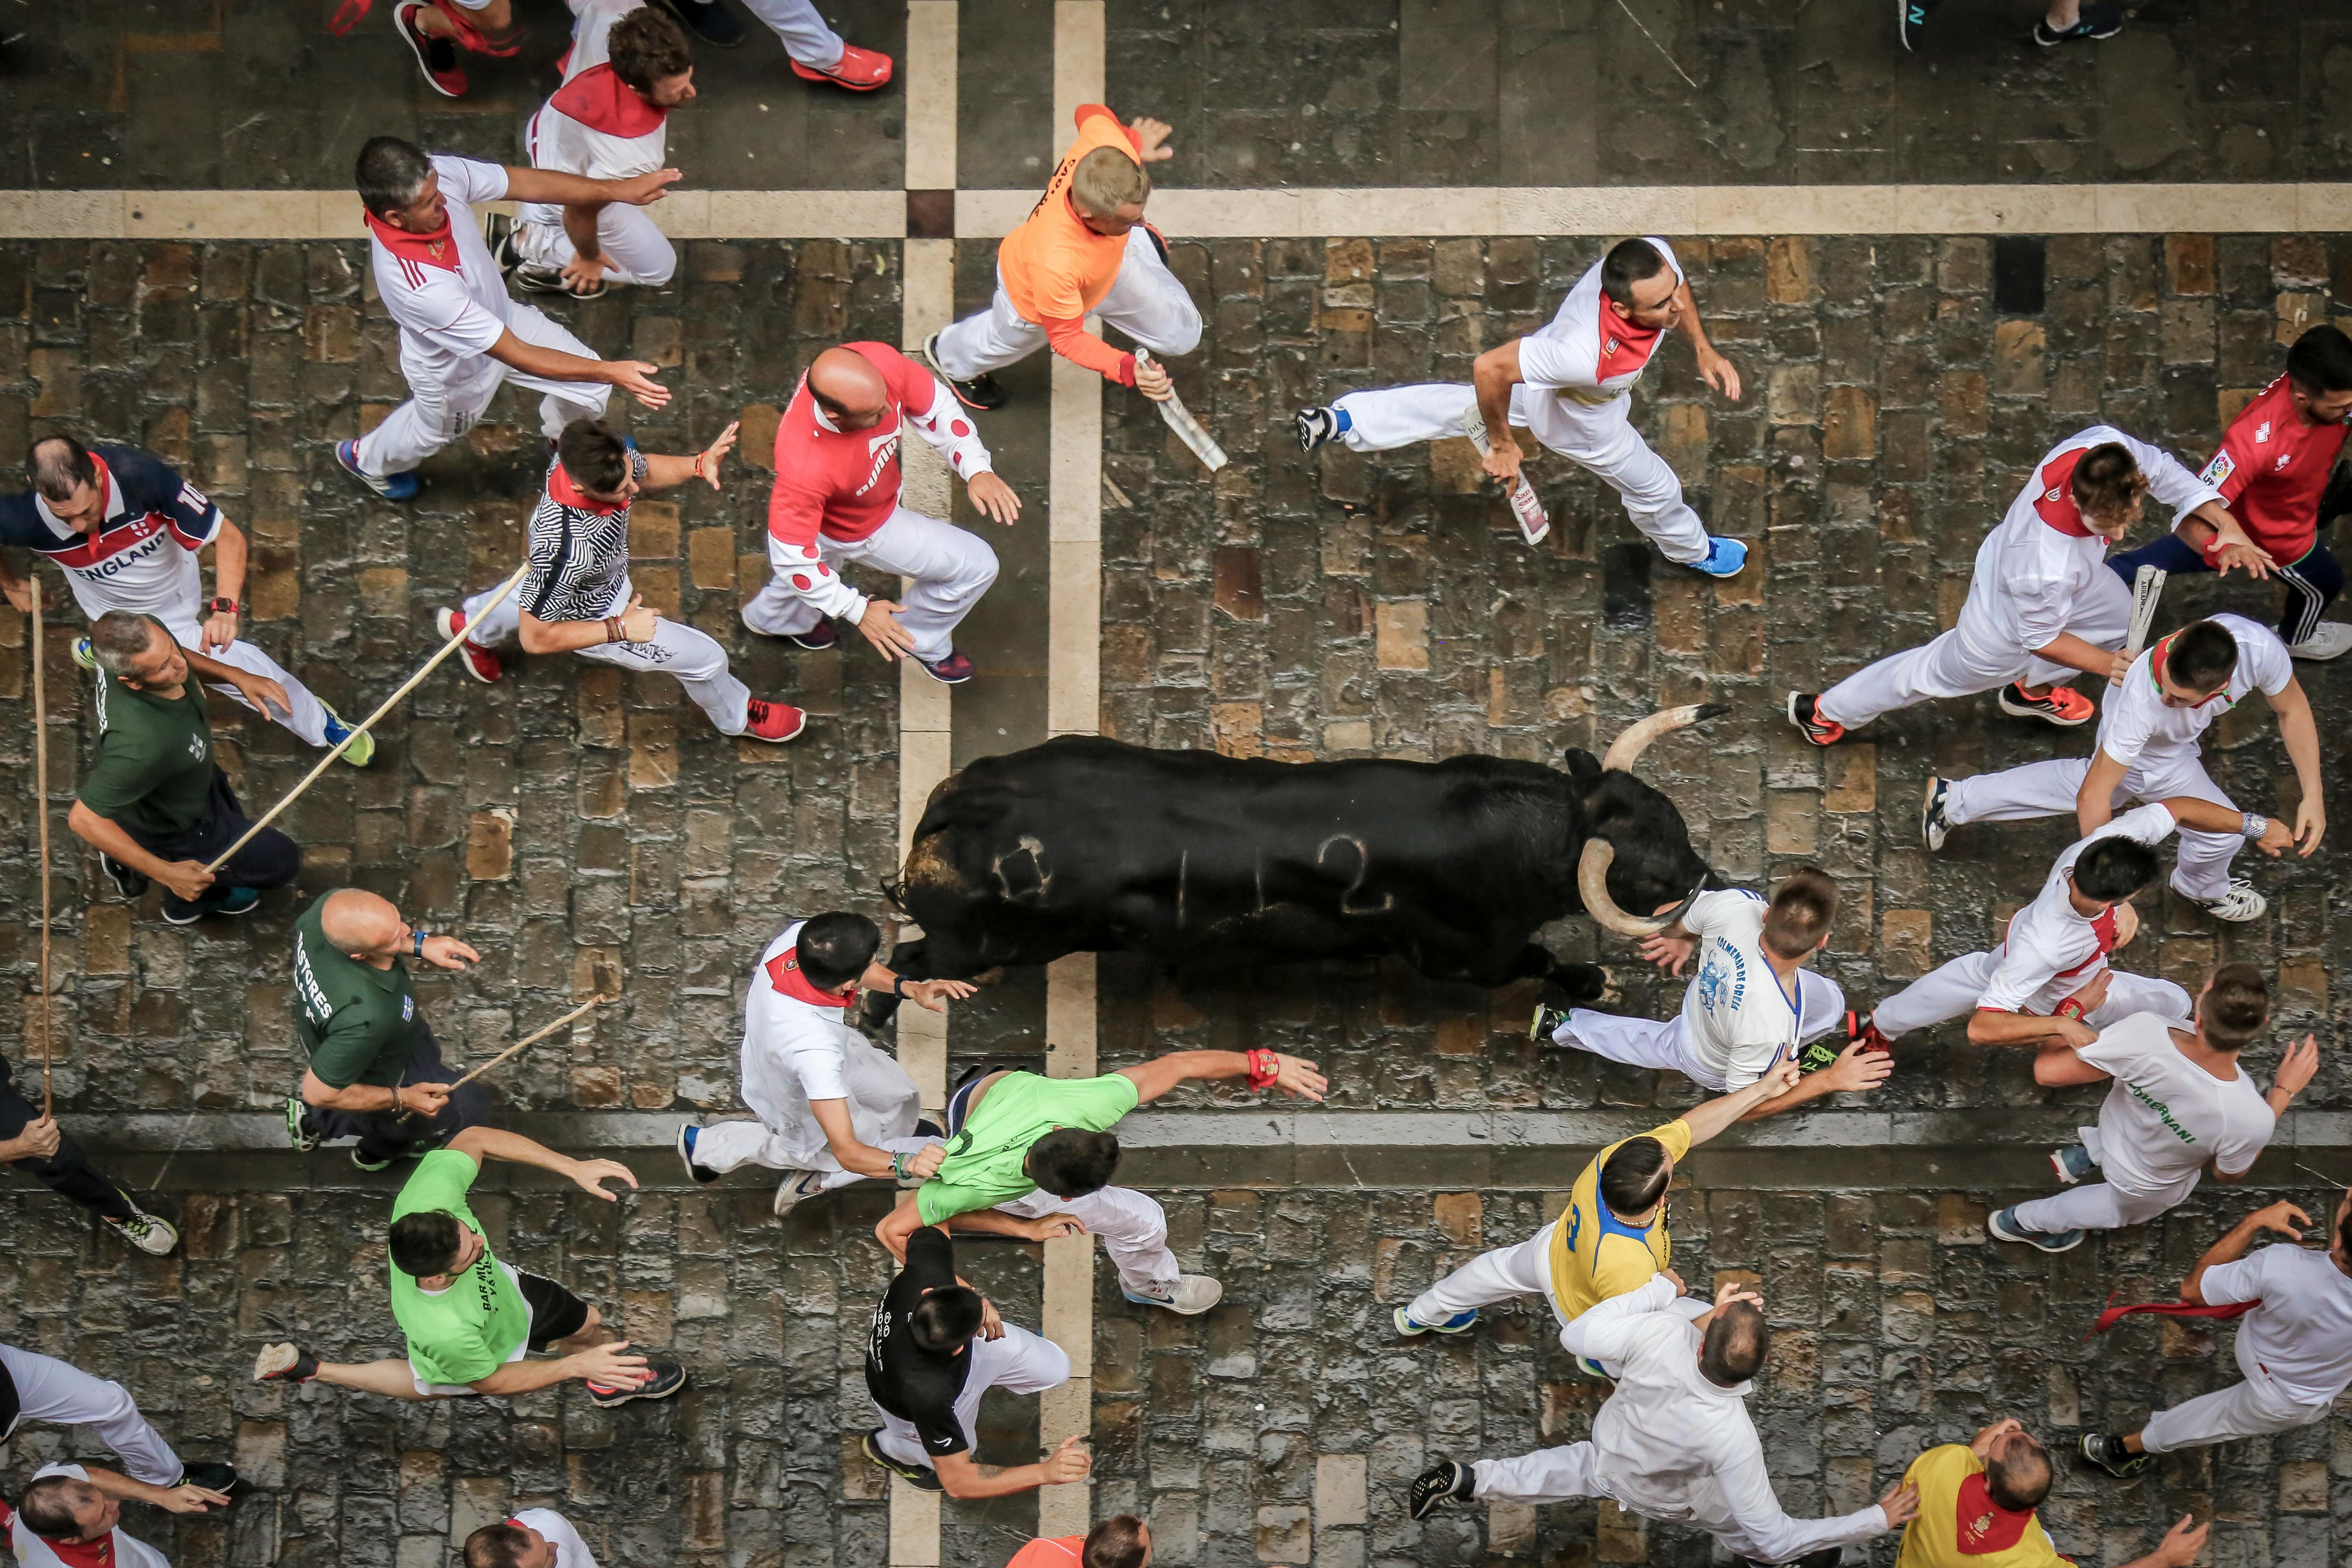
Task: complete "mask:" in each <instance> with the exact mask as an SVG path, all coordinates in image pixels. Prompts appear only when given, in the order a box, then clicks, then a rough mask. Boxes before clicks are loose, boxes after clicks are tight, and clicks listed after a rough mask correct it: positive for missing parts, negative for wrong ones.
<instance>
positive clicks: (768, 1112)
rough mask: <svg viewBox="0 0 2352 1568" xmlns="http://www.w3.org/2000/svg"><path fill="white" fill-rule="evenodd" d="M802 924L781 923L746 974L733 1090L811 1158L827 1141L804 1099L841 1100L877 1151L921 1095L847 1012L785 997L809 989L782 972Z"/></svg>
mask: <svg viewBox="0 0 2352 1568" xmlns="http://www.w3.org/2000/svg"><path fill="white" fill-rule="evenodd" d="M806 923H807V922H806V921H793V923H792V924H790V925H788V926H786V927H785V928H784V929H783V931H782V933H781V934H779V935H778V936H777V938H776V939H775V941H773V942H770V943H769V944H768V946H767V949H766V951H765V952H761V954H760V962H759V964H758V966H757V967H755V968H754V969H753V970H752V971H751V989H750V990H749V991H747V992H745V993H744V996H743V1079H742V1085H741V1088H740V1093H741V1094H742V1097H743V1103H744V1104H746V1105H748V1106H750V1107H751V1110H753V1112H754V1113H756V1114H757V1115H758V1116H759V1118H760V1121H761V1123H762V1124H763V1125H764V1126H766V1128H767V1129H768V1131H771V1132H772V1133H774V1134H775V1135H776V1136H777V1137H778V1138H779V1139H780V1140H782V1141H783V1142H787V1143H792V1144H793V1146H794V1152H796V1153H797V1154H799V1155H801V1156H802V1157H803V1158H807V1159H810V1160H812V1161H813V1160H814V1157H815V1156H816V1155H819V1154H821V1153H824V1152H825V1151H826V1149H827V1148H828V1147H829V1144H828V1143H827V1142H826V1139H825V1135H824V1128H822V1127H821V1126H819V1125H818V1124H817V1120H816V1112H815V1111H814V1110H811V1109H810V1102H811V1101H813V1100H847V1101H848V1102H849V1104H848V1110H849V1121H850V1125H851V1127H852V1128H853V1129H855V1130H856V1133H857V1137H858V1141H859V1142H863V1143H866V1144H867V1145H869V1146H872V1147H877V1148H878V1147H879V1146H880V1145H881V1144H882V1143H883V1142H886V1141H887V1140H888V1139H892V1138H905V1137H908V1136H909V1135H910V1134H911V1133H913V1131H915V1122H916V1121H918V1120H919V1118H920V1116H921V1114H922V1095H921V1092H920V1091H919V1090H918V1089H916V1088H915V1081H914V1079H910V1078H908V1076H907V1072H906V1069H905V1068H901V1067H900V1066H899V1065H898V1062H896V1061H895V1060H893V1059H892V1058H889V1057H887V1056H885V1055H884V1054H883V1053H882V1052H880V1051H878V1050H877V1049H875V1048H874V1046H873V1043H872V1042H871V1041H869V1040H867V1039H866V1037H865V1036H863V1035H861V1034H859V1033H858V1032H857V1031H856V1029H853V1028H851V1027H850V1026H849V1024H848V1022H847V1014H848V1009H847V1007H845V1006H834V1005H831V1004H830V1003H824V1002H813V1001H809V1000H805V999H804V998H803V997H802V996H796V995H794V994H792V993H793V991H795V990H803V991H806V990H813V989H814V988H813V987H810V986H808V984H807V983H806V982H805V981H804V980H803V979H801V978H800V977H799V975H798V973H797V971H795V970H793V969H792V968H791V967H789V966H790V965H791V964H793V962H794V959H793V951H794V950H793V944H794V943H795V942H798V941H799V940H800V934H801V927H802V926H803V925H804V924H806ZM826 1168H828V1169H829V1168H830V1167H826Z"/></svg>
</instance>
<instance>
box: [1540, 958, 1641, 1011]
mask: <svg viewBox="0 0 2352 1568" xmlns="http://www.w3.org/2000/svg"><path fill="white" fill-rule="evenodd" d="M1551 983H1552V984H1555V985H1557V986H1559V988H1560V989H1561V990H1562V991H1564V992H1566V993H1567V994H1568V999H1569V1000H1570V1001H1571V1002H1588V1003H1589V1002H1611V1003H1614V1002H1619V1001H1622V1000H1623V999H1624V997H1623V994H1622V992H1620V991H1619V990H1618V989H1617V982H1616V980H1615V978H1614V977H1613V976H1612V975H1611V974H1610V973H1609V971H1607V970H1605V969H1603V968H1601V966H1600V965H1599V964H1597V963H1562V964H1557V965H1555V966H1554V967H1553V969H1552V972H1551Z"/></svg>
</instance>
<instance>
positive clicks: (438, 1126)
mask: <svg viewBox="0 0 2352 1568" xmlns="http://www.w3.org/2000/svg"><path fill="white" fill-rule="evenodd" d="M456 1077H457V1074H455V1073H453V1072H451V1071H450V1070H449V1068H448V1067H447V1065H446V1064H445V1063H444V1062H443V1061H442V1059H441V1046H440V1042H438V1041H437V1040H436V1039H434V1037H433V1028H432V1026H431V1025H429V1024H428V1025H426V1026H425V1027H423V1028H421V1029H419V1030H418V1031H417V1037H416V1048H415V1050H413V1051H411V1052H410V1053H409V1057H408V1066H407V1067H406V1068H404V1069H403V1070H402V1072H401V1075H400V1081H401V1082H403V1083H447V1082H449V1081H450V1080H451V1079H455V1078H456ZM489 1119H490V1097H489V1095H488V1093H486V1092H485V1091H484V1090H483V1089H482V1086H481V1085H480V1084H478V1083H469V1084H467V1086H466V1087H465V1088H463V1089H459V1090H458V1091H457V1093H455V1094H453V1095H451V1096H450V1097H449V1099H448V1102H447V1103H446V1104H445V1105H443V1106H442V1107H441V1114H440V1115H438V1116H436V1117H434V1118H433V1119H432V1120H431V1121H426V1120H425V1118H423V1117H406V1118H404V1117H403V1116H402V1115H401V1114H400V1113H399V1112H398V1111H395V1110H333V1109H331V1108H330V1107H327V1106H323V1105H313V1106H310V1107H309V1108H308V1109H307V1110H305V1111H304V1113H303V1117H302V1121H303V1124H304V1125H305V1126H306V1127H308V1128H309V1129H310V1131H314V1132H316V1133H317V1134H318V1135H319V1136H320V1138H321V1139H333V1138H357V1139H358V1140H359V1141H360V1146H359V1151H358V1152H359V1156H360V1158H361V1159H362V1160H366V1161H368V1162H370V1163H373V1162H375V1161H378V1160H394V1159H397V1158H399V1157H400V1156H401V1155H403V1154H405V1153H408V1152H411V1151H412V1150H415V1148H416V1147H417V1146H418V1145H419V1144H423V1145H425V1149H426V1150H427V1151H428V1152H429V1151H431V1150H433V1149H438V1148H439V1147H441V1145H442V1144H444V1143H446V1142H449V1140H450V1139H452V1138H455V1137H456V1136H457V1134H458V1133H459V1132H460V1131H463V1130H464V1129H466V1128H468V1127H478V1126H480V1125H481V1124H482V1123H483V1122H485V1121H488V1120H489ZM558 1337H559V1338H560V1337H562V1336H560V1335H559V1336H558Z"/></svg>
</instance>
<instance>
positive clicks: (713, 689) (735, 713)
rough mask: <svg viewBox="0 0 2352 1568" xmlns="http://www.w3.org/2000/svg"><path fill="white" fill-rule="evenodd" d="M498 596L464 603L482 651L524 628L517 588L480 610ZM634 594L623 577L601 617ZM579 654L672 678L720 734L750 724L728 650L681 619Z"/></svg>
mask: <svg viewBox="0 0 2352 1568" xmlns="http://www.w3.org/2000/svg"><path fill="white" fill-rule="evenodd" d="M497 592H498V590H497V589H495V588H485V589H484V590H482V592H480V593H478V594H476V595H473V596H472V597H470V598H468V599H467V601H466V605H465V609H466V640H467V641H468V642H473V643H478V644H480V645H481V646H482V647H511V646H512V645H513V644H514V643H515V641H516V638H517V636H518V634H520V631H521V629H522V606H521V605H520V603H519V602H518V601H519V600H520V598H521V595H522V590H521V589H520V588H517V589H516V590H515V591H514V592H513V593H511V594H509V595H507V596H506V597H505V598H504V599H502V600H500V601H499V603H498V604H497V605H493V606H491V607H490V608H489V609H488V610H481V609H479V608H478V606H480V605H486V604H488V601H489V598H490V595H493V594H495V593H497ZM633 592H634V590H633V589H632V588H631V586H630V584H629V580H628V579H627V578H626V577H623V578H622V579H621V589H620V592H619V593H618V594H617V595H614V599H613V602H612V603H611V604H609V605H605V606H604V614H605V615H607V616H617V615H619V614H620V613H621V612H622V611H623V610H625V609H627V608H628V607H629V598H630V595H631V594H632V593H633ZM476 616H480V618H479V619H476ZM600 618H601V617H600ZM578 651H579V656H580V657H581V658H593V659H594V660H595V661H596V662H597V663H599V664H617V665H619V666H620V667H621V668H623V669H635V670H643V671H646V672H647V673H649V674H654V675H667V676H669V677H671V678H673V679H676V680H677V683H678V684H679V685H680V686H683V687H685V688H686V694H687V695H688V697H691V698H693V699H694V701H695V705H696V706H697V707H698V708H700V709H701V710H702V711H703V712H704V714H705V715H707V716H708V717H709V720H710V722H711V724H712V725H713V726H714V727H715V728H716V729H717V730H718V731H719V733H720V734H722V735H740V734H741V733H742V732H743V731H744V730H745V728H746V727H748V726H749V725H750V723H751V689H750V688H749V687H747V686H745V685H744V684H743V683H742V682H741V681H740V680H738V679H735V675H734V672H733V671H731V670H730V669H729V668H727V650H726V649H725V648H723V647H719V644H718V641H717V640H716V639H715V638H713V637H710V636H709V634H708V633H706V632H699V631H697V630H695V629H694V628H693V627H692V626H688V625H687V624H686V623H685V622H683V621H673V620H671V619H670V618H669V617H668V616H662V617H661V619H660V620H658V621H656V623H655V625H654V636H653V640H652V641H651V642H609V643H591V644H590V645H589V646H588V647H583V648H581V649H579V650H578Z"/></svg>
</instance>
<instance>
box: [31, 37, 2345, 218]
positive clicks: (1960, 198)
mask: <svg viewBox="0 0 2352 1568" xmlns="http://www.w3.org/2000/svg"><path fill="white" fill-rule="evenodd" d="M1096 4H1097V0H1057V4H1056V10H1055V22H1056V27H1055V34H1056V39H1057V41H1056V44H1055V102H1056V103H1057V104H1058V103H1060V101H1061V86H1062V83H1063V80H1064V75H1063V71H1062V69H1061V64H1062V57H1063V54H1064V52H1065V50H1066V49H1069V50H1072V51H1076V41H1075V36H1073V41H1072V42H1071V43H1069V44H1067V45H1065V44H1064V43H1063V42H1061V41H1060V39H1061V37H1062V36H1063V34H1064V32H1065V31H1066V29H1065V27H1064V26H1063V22H1064V16H1063V14H1062V9H1061V7H1063V6H1068V7H1071V8H1073V13H1074V14H1075V13H1076V12H1078V11H1083V10H1084V9H1085V8H1086V7H1087V6H1088V5H1096ZM954 8H955V6H954V0H914V4H913V5H912V7H911V10H912V12H913V13H919V14H920V15H919V16H910V22H909V28H908V53H909V58H910V60H916V59H917V54H918V51H917V41H918V38H919V37H921V38H924V39H926V40H928V38H929V37H930V36H931V35H934V34H936V33H937V32H938V31H939V29H940V21H939V13H940V12H943V11H945V12H951V11H953V10H954ZM930 47H931V46H930V45H929V42H928V41H926V42H925V43H924V44H923V50H924V51H925V52H928V51H929V48H930ZM950 47H951V46H950ZM919 68H921V66H920V64H919V60H918V63H916V64H913V65H910V66H909V68H908V75H909V78H910V79H912V77H913V76H914V74H915V72H916V70H917V69H919ZM948 69H949V77H950V90H949V99H950V102H951V101H952V75H953V62H952V59H950V62H949V67H948ZM1069 79H1070V80H1071V81H1072V82H1073V83H1076V82H1077V81H1079V80H1080V77H1079V75H1077V74H1076V73H1073V74H1072V75H1071V76H1070V78H1069ZM1072 90H1074V91H1076V87H1075V86H1074V87H1073V89H1072ZM1096 90H1097V93H1098V92H1099V91H1100V82H1099V79H1097V82H1096ZM1072 101H1073V102H1074V103H1075V102H1082V101H1086V100H1084V99H1073V100H1072ZM937 109H938V105H937V103H936V102H935V101H928V100H927V101H926V103H925V106H924V108H923V110H921V111H920V112H915V111H910V112H909V115H908V188H910V189H918V190H944V189H951V188H953V180H952V178H951V177H950V176H951V175H952V174H953V172H954V167H955V158H954V151H953V147H952V145H951V143H950V145H949V146H948V147H947V148H946V149H945V150H944V151H942V150H941V148H940V145H939V143H938V142H937V140H936V139H935V138H932V137H929V136H928V135H925V136H920V137H919V135H918V132H919V131H920V130H921V129H922V127H923V125H924V123H925V122H927V121H932V120H935V119H936V118H937V117H938V116H937V112H936V110H937ZM1054 123H1055V135H1056V137H1057V139H1058V138H1060V137H1061V136H1063V135H1064V134H1065V133H1066V131H1067V128H1068V126H1069V123H1070V121H1069V113H1068V110H1067V108H1066V107H1065V108H1063V109H1062V110H1060V111H1059V112H1057V113H1056V115H1055V121H1054ZM951 124H952V121H951V119H950V125H951ZM1060 150H1061V149H1060V145H1059V142H1058V140H1057V142H1056V145H1055V148H1054V151H1055V152H1059V151H1060ZM918 180H921V181H923V182H926V183H923V184H918V183H917V182H918ZM932 181H937V182H939V183H937V184H930V183H929V182H932ZM1036 201H1037V193H1036V191H1035V190H1034V189H1028V188H1024V189H1021V190H959V191H957V192H956V198H955V210H956V232H957V234H958V235H959V236H960V237H963V238H966V239H989V238H994V237H998V236H1001V235H1003V234H1004V233H1005V232H1006V231H1007V230H1009V229H1011V228H1012V227H1013V225H1015V224H1017V223H1019V222H1020V221H1021V220H1022V218H1023V217H1024V216H1027V215H1028V212H1029V209H1030V208H1031V207H1032V206H1034V205H1036ZM651 213H652V216H653V217H654V219H655V221H656V223H658V224H659V225H660V226H661V227H662V229H663V231H664V232H665V233H667V234H668V235H669V236H670V237H672V238H675V239H895V238H898V237H901V236H903V235H904V234H905V233H906V232H907V215H906V200H905V195H904V194H903V193H902V192H899V191H698V190H694V189H691V188H688V189H683V190H680V191H678V192H677V194H676V195H671V196H670V197H668V198H667V199H666V200H664V201H662V202H661V203H659V204H658V205H656V206H654V207H653V208H652V209H651ZM1151 216H1152V219H1153V221H1154V222H1155V223H1157V224H1158V225H1159V226H1160V228H1161V229H1163V230H1164V231H1165V232H1167V233H1169V234H1172V235H1179V236H1191V237H1198V238H1210V239H1213V238H1242V239H1284V238H1320V237H1324V236H1327V235H1332V236H1339V235H1344V236H1349V237H1358V236H1361V237H1381V236H1419V237H1445V236H1472V237H1476V236H1488V235H1522V234H1524V235H1537V236H1553V235H1578V236H1604V235H1619V234H1629V233H1664V234H1670V235H1702V236H1704V235H1763V234H1776V235H1777V234H1813V235H1835V234H1868V235H1882V234H2170V233H2180V232H2189V233H2198V234H2210V233H2227V234H2290V233H2307V232H2331V231H2341V230H2346V229H2352V183H2327V184H2110V185H2081V184H2075V185H1485V186H1466V187H1459V188H1445V187H1440V186H1363V187H1355V186H1332V187H1319V188H1297V189H1271V190H1263V189H1262V190H1188V189H1182V188H1169V189H1162V190H1159V191H1156V192H1154V193H1153V195H1152V201H1151ZM364 237H365V230H364V229H363V228H362V226H361V223H360V207H359V200H358V198H357V197H356V196H353V195H351V194H350V193H348V192H344V191H28V190H0V239H192V240H194V239H283V240H310V239H361V238H364Z"/></svg>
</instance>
